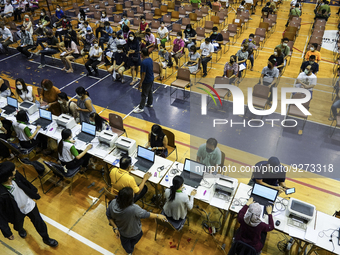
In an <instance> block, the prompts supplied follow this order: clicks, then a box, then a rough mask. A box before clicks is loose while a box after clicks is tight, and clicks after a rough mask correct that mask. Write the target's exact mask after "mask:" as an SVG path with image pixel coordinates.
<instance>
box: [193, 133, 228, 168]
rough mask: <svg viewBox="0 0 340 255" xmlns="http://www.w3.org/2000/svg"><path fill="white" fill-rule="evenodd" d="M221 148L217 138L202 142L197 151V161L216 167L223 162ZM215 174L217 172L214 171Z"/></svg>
mask: <svg viewBox="0 0 340 255" xmlns="http://www.w3.org/2000/svg"><path fill="white" fill-rule="evenodd" d="M221 160H222V159H221V150H220V149H219V148H218V147H217V140H216V139H215V138H209V139H208V140H207V142H206V143H204V144H202V145H201V146H200V147H199V148H198V151H197V158H196V161H197V162H200V163H202V164H204V165H205V166H212V167H216V169H217V166H218V165H220V164H221ZM214 173H215V174H216V173H217V172H214Z"/></svg>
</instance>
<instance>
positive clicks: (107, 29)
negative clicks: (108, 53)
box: [99, 21, 113, 50]
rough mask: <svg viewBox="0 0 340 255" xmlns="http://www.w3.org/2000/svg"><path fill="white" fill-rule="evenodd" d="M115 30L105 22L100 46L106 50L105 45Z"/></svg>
mask: <svg viewBox="0 0 340 255" xmlns="http://www.w3.org/2000/svg"><path fill="white" fill-rule="evenodd" d="M112 32H113V29H112V27H111V26H110V22H108V21H105V22H104V28H103V29H102V30H101V37H100V38H99V46H100V47H101V48H102V49H103V50H104V43H106V42H108V41H109V40H110V39H111V38H112V36H111V35H112Z"/></svg>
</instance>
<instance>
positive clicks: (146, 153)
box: [137, 145, 155, 162]
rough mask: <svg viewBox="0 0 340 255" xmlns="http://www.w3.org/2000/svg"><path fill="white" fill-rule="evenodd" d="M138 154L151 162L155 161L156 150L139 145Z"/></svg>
mask: <svg viewBox="0 0 340 255" xmlns="http://www.w3.org/2000/svg"><path fill="white" fill-rule="evenodd" d="M137 156H138V157H140V158H144V159H146V160H149V161H151V162H154V161H155V152H154V151H152V150H149V149H147V148H144V147H142V146H140V145H138V149H137Z"/></svg>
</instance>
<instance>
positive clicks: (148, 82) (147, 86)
mask: <svg viewBox="0 0 340 255" xmlns="http://www.w3.org/2000/svg"><path fill="white" fill-rule="evenodd" d="M142 59H143V61H142V64H141V71H140V72H141V75H140V76H141V80H140V83H139V85H138V89H139V90H140V89H142V95H141V100H140V103H139V107H136V109H134V111H133V112H134V113H141V112H144V106H145V101H146V97H148V102H147V105H146V106H147V107H150V108H151V107H153V105H152V102H153V96H152V85H153V81H154V75H153V61H152V59H151V58H150V57H149V51H148V49H147V48H143V49H142Z"/></svg>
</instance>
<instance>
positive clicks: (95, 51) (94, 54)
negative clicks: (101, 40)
mask: <svg viewBox="0 0 340 255" xmlns="http://www.w3.org/2000/svg"><path fill="white" fill-rule="evenodd" d="M102 53H103V50H102V49H101V48H100V47H99V44H98V41H94V42H93V46H92V47H91V48H90V52H89V60H87V62H86V63H85V67H86V70H87V72H88V73H87V76H89V75H93V73H92V71H91V69H90V66H91V67H92V69H93V71H94V73H95V76H99V73H98V69H97V65H98V64H99V63H100V61H101V60H102Z"/></svg>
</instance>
